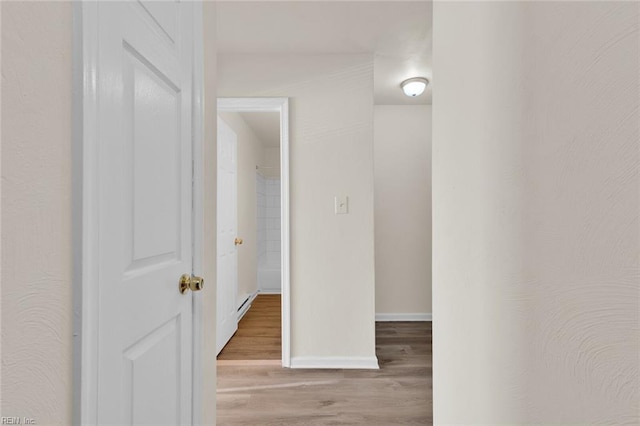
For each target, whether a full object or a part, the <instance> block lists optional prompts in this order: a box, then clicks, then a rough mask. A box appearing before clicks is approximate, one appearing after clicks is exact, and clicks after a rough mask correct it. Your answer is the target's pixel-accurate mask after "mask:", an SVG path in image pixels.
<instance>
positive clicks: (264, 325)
mask: <svg viewBox="0 0 640 426" xmlns="http://www.w3.org/2000/svg"><path fill="white" fill-rule="evenodd" d="M217 120H218V217H217V228H218V231H217V232H218V277H217V284H218V285H217V288H218V290H217V336H218V337H217V342H216V343H217V352H218V357H217V359H218V363H219V365H223V364H225V365H229V364H234V363H240V364H242V363H247V362H256V361H260V362H263V363H269V364H280V365H282V366H283V367H289V366H290V352H289V329H290V324H289V168H288V164H289V140H288V133H289V132H288V100H287V99H286V98H219V99H218V117H217Z"/></svg>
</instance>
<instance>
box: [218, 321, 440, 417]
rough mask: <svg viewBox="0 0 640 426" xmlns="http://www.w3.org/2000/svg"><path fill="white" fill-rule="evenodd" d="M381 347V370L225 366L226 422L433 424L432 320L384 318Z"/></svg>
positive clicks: (221, 396)
mask: <svg viewBox="0 0 640 426" xmlns="http://www.w3.org/2000/svg"><path fill="white" fill-rule="evenodd" d="M376 353H377V356H378V361H379V363H380V370H293V369H283V368H280V367H278V366H274V365H235V366H221V365H219V366H218V407H217V408H218V425H220V426H240V425H246V426H249V425H251V426H270V425H273V426H276V425H278V426H288V425H300V426H307V425H308V426H316V425H317V426H320V425H367V426H393V425H430V424H433V416H432V412H433V409H432V394H433V392H432V389H433V388H432V356H431V323H430V322H380V323H376ZM256 364H260V362H256Z"/></svg>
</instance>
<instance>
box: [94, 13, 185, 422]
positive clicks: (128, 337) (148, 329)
mask: <svg viewBox="0 0 640 426" xmlns="http://www.w3.org/2000/svg"><path fill="white" fill-rule="evenodd" d="M192 7H193V5H192V4H191V3H189V2H181V3H176V2H157V3H154V4H153V5H149V4H146V5H143V4H142V3H139V2H101V3H99V5H98V11H99V14H98V16H99V52H98V73H97V75H98V81H97V85H98V87H97V89H98V111H99V112H98V123H97V127H98V134H99V137H98V138H99V139H98V150H99V153H98V156H99V165H98V168H99V171H98V180H99V183H98V188H99V196H98V204H99V207H98V210H99V240H100V241H99V256H98V257H99V265H98V269H99V306H98V310H99V321H98V322H99V325H98V327H99V335H98V347H99V356H98V395H97V397H98V420H99V423H100V424H117V425H124V424H130V425H133V424H135V425H140V424H149V425H162V424H184V425H186V424H191V419H192V412H191V394H192V344H193V342H192V294H191V293H190V292H188V293H186V294H184V295H183V294H181V293H180V292H179V291H178V279H179V277H180V275H182V274H184V273H190V272H191V270H192V244H193V234H192V224H191V220H192V140H191V126H192V124H191V119H192V117H191V114H192V113H191V108H192V99H191V97H192V84H193V81H192V80H193V72H192V71H193V60H192V55H193V36H192V34H191V32H192V26H193V24H192V21H193V17H192V10H191V8H192ZM169 36H171V37H169Z"/></svg>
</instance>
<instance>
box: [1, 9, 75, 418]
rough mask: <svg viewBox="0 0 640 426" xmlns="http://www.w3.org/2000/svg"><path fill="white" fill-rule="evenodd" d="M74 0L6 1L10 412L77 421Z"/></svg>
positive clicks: (6, 378)
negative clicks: (73, 245) (73, 284)
mask: <svg viewBox="0 0 640 426" xmlns="http://www.w3.org/2000/svg"><path fill="white" fill-rule="evenodd" d="M71 19H72V11H71V4H70V3H61V2H48V3H45V2H38V3H30V2H2V371H1V375H2V415H3V416H28V417H31V418H34V419H35V420H36V421H37V422H38V424H60V425H68V424H71V417H72V411H71V410H72V309H71V306H72V291H71V290H72V289H71V274H72V270H71V268H72V264H71V262H72V253H71V51H72V50H71V46H72V21H71Z"/></svg>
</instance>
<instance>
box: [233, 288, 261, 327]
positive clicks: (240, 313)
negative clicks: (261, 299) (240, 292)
mask: <svg viewBox="0 0 640 426" xmlns="http://www.w3.org/2000/svg"><path fill="white" fill-rule="evenodd" d="M257 295H258V292H257V291H256V292H254V293H252V294H248V295H247V297H246V298H245V299H244V301H243V302H242V303H241V304H240V307H239V308H238V321H240V320H241V319H242V317H243V316H244V315H245V314H246V313H247V311H248V310H249V308H251V303H252V302H253V299H255V298H256V296H257Z"/></svg>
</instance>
